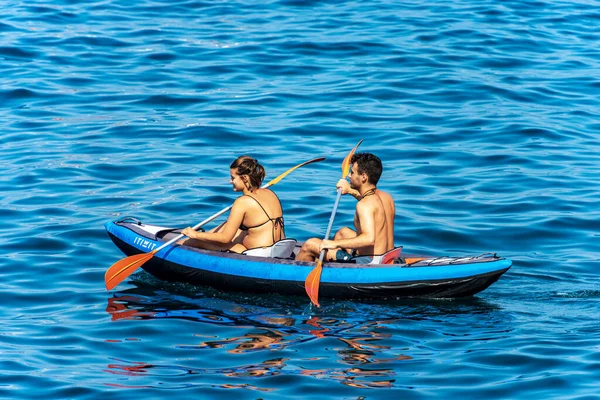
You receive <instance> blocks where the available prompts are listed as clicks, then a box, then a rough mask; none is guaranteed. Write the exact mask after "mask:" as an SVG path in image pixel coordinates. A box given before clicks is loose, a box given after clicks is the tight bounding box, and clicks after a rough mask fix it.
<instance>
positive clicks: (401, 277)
mask: <svg viewBox="0 0 600 400" xmlns="http://www.w3.org/2000/svg"><path fill="white" fill-rule="evenodd" d="M105 228H106V230H107V233H108V235H109V236H110V238H111V239H112V241H113V242H114V243H115V244H116V245H117V247H118V248H119V249H120V250H121V251H122V252H123V253H124V254H126V255H127V256H131V255H134V254H140V253H144V252H148V251H152V250H153V249H155V248H157V247H158V246H160V245H161V244H162V243H164V242H166V241H167V240H170V239H171V238H172V237H174V235H175V233H173V229H169V228H162V227H157V226H153V225H145V224H143V223H141V222H140V221H138V220H135V219H132V218H131V219H125V220H121V221H112V222H108V223H106V225H105ZM511 265H512V262H511V261H510V260H507V259H505V258H501V257H496V256H495V255H484V256H477V257H461V258H457V257H430V258H427V260H424V261H420V262H417V263H414V264H411V265H407V264H391V265H372V264H368V265H356V264H347V263H326V264H325V265H324V266H323V272H322V274H321V283H320V286H319V297H320V298H336V299H381V298H418V297H421V298H456V297H466V296H472V295H474V294H476V293H479V292H481V291H482V290H484V289H486V288H487V287H489V286H490V285H491V284H493V283H494V282H496V281H497V280H498V279H499V278H500V276H502V274H504V273H505V272H506V271H507V270H508V269H509V268H510V267H511ZM314 267H315V263H309V262H302V261H295V260H292V259H273V258H264V257H251V256H245V255H241V254H236V253H225V252H214V251H209V250H202V249H197V248H192V247H188V246H179V245H175V246H169V247H167V248H165V249H163V250H161V251H159V252H157V253H156V254H155V255H154V257H152V259H150V260H149V261H147V262H146V263H145V264H143V266H142V268H143V269H144V270H146V271H147V272H148V273H150V274H152V275H154V276H155V277H157V278H158V279H161V280H165V281H169V282H184V283H189V284H192V285H198V286H211V287H214V288H216V289H219V290H224V291H237V292H251V293H277V294H281V295H298V296H305V295H306V292H305V289H304V281H305V279H306V276H308V274H309V273H310V272H311V271H312V270H313V269H314Z"/></svg>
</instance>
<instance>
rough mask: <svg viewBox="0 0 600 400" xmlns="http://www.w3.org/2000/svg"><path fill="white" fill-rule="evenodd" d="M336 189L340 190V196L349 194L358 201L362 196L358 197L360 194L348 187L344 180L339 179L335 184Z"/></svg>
mask: <svg viewBox="0 0 600 400" xmlns="http://www.w3.org/2000/svg"><path fill="white" fill-rule="evenodd" d="M336 187H338V188H340V189H342V194H350V195H352V196H353V197H354V198H355V199H356V200H360V199H361V198H362V196H361V195H360V192H359V191H358V190H356V189H352V188H351V187H350V184H349V183H348V181H347V180H345V179H340V180H339V181H338V183H337V184H336Z"/></svg>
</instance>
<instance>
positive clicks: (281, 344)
mask: <svg viewBox="0 0 600 400" xmlns="http://www.w3.org/2000/svg"><path fill="white" fill-rule="evenodd" d="M244 300H245V302H244V301H241V299H240V297H235V296H232V297H227V296H225V297H224V298H213V297H205V296H204V295H199V296H196V295H194V294H192V295H191V296H190V297H188V296H182V295H180V294H174V293H168V292H161V291H153V292H148V291H146V290H145V289H143V288H142V289H140V288H133V289H130V290H128V291H126V292H121V293H119V294H117V295H115V296H114V297H111V298H109V299H108V306H107V308H106V311H107V312H108V313H109V314H110V316H111V319H112V320H113V321H119V320H124V319H128V320H136V319H138V320H144V321H148V320H164V319H176V320H185V321H192V322H194V323H197V324H198V325H197V326H198V328H197V329H194V331H195V332H193V331H190V333H189V337H190V339H189V341H188V342H187V343H183V344H182V343H169V345H170V347H171V348H175V349H176V350H177V351H184V352H185V354H186V356H187V355H190V354H193V353H190V352H194V351H200V352H203V354H204V352H206V354H204V355H203V356H202V357H210V359H211V362H213V363H216V364H217V365H219V364H226V365H225V366H221V365H219V366H218V367H215V368H198V367H197V366H185V365H170V364H169V363H165V364H164V365H162V364H156V363H153V364H148V363H143V362H128V361H124V360H119V361H118V362H114V363H111V364H109V365H108V368H107V372H109V373H110V374H113V375H114V374H116V375H120V376H128V377H131V378H136V379H138V378H141V377H150V376H152V377H156V376H159V377H167V376H169V377H172V376H173V375H177V374H180V375H186V376H189V375H199V376H219V377H221V378H219V379H223V377H226V378H240V377H243V378H246V379H252V378H261V377H270V376H278V375H281V374H283V375H285V376H289V375H295V376H298V377H310V378H315V379H320V380H323V379H325V380H330V381H332V382H337V383H340V384H343V385H347V386H351V387H357V388H371V389H374V388H389V387H393V386H394V382H395V379H396V377H397V375H396V374H397V371H398V370H402V369H403V368H401V367H400V365H401V364H403V363H410V362H413V361H415V360H414V358H415V357H416V355H415V350H417V347H420V341H421V340H422V339H421V336H422V332H421V328H420V327H419V326H420V325H421V322H422V321H423V320H427V321H430V322H432V321H433V322H434V323H437V321H438V320H439V322H440V323H439V326H440V328H441V329H443V328H444V327H445V326H446V324H448V323H451V321H452V319H453V318H455V319H456V318H457V317H462V318H470V319H472V318H473V316H475V317H476V318H477V320H478V321H479V322H480V323H481V324H482V326H486V327H488V326H490V325H493V320H494V319H495V318H497V315H498V314H499V313H497V312H496V311H498V309H499V308H498V307H496V306H493V305H490V304H489V303H486V302H482V301H479V300H469V301H466V302H458V303H449V302H446V303H439V302H426V301H425V302H423V301H420V302H418V303H417V302H412V303H411V302H394V303H393V306H390V305H389V304H355V303H339V304H338V306H337V308H331V309H328V310H327V313H326V314H324V315H305V314H304V307H305V304H304V302H301V303H294V302H293V301H291V302H287V303H285V302H282V303H278V302H276V301H275V302H273V304H272V307H266V306H264V303H263V301H262V299H259V300H258V301H252V300H248V299H247V298H244ZM500 314H502V313H500ZM464 315H467V317H464ZM205 324H209V325H210V326H213V327H214V326H219V329H217V330H215V329H214V328H211V327H210V326H207V325H205ZM407 325H410V326H412V328H410V329H409V328H406V326H407ZM411 329H412V330H411ZM404 330H406V332H407V333H403V332H404ZM454 330H456V326H455V327H454ZM206 332H211V334H214V332H217V333H216V335H215V336H212V337H210V338H207V335H206ZM479 333H480V334H481V333H482V332H479ZM487 333H489V330H488V331H487ZM426 334H427V333H426ZM429 334H430V332H429ZM434 334H436V335H437V337H440V338H441V340H442V341H450V340H453V339H452V338H448V337H447V336H445V335H446V334H447V332H446V333H444V332H443V331H440V332H434ZM405 335H407V336H405ZM467 335H468V333H467ZM180 337H181V336H179V339H178V340H180ZM198 339H199V340H198ZM475 340H477V339H475ZM422 353H423V350H422V348H419V349H418V352H417V353H416V354H419V356H421V357H422ZM226 355H227V356H226ZM249 355H252V358H253V359H254V360H255V362H253V363H250V364H241V365H237V363H235V360H236V359H237V357H238V356H244V357H242V358H243V359H244V360H247V359H248V356H249ZM290 355H295V356H294V357H293V358H290ZM296 355H297V356H296ZM231 356H234V357H235V358H233V359H232V358H231ZM232 364H233V366H232ZM323 366H326V368H323ZM169 379H171V378H169ZM213 381H214V380H213ZM186 382H188V381H187V380H186ZM250 383H251V381H247V380H246V381H245V382H244V384H243V385H238V384H237V383H226V384H225V385H227V388H244V389H249V390H262V391H271V390H274V388H268V387H261V386H260V385H257V384H250ZM173 384H174V385H176V384H175V383H173ZM119 385H121V386H120V387H125V386H122V383H119ZM164 385H166V383H165V382H161V387H163V388H164V387H165V386H164ZM223 387H225V386H223Z"/></svg>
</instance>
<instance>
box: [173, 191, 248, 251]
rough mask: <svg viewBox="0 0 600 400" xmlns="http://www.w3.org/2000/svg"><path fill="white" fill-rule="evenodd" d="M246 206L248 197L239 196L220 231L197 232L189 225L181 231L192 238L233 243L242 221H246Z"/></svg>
mask: <svg viewBox="0 0 600 400" xmlns="http://www.w3.org/2000/svg"><path fill="white" fill-rule="evenodd" d="M246 207H247V203H246V199H244V197H240V198H238V199H237V200H236V201H235V202H234V203H233V207H232V208H231V212H230V213H229V218H227V221H225V223H224V225H223V228H222V229H221V230H220V231H219V232H197V231H195V230H193V229H192V228H189V227H188V228H185V229H184V230H183V231H181V233H182V234H184V235H185V236H187V237H189V238H190V239H198V240H205V241H208V242H215V243H231V241H232V240H233V238H234V236H235V234H236V233H237V231H238V229H239V228H240V225H241V224H242V221H244V215H245V214H246Z"/></svg>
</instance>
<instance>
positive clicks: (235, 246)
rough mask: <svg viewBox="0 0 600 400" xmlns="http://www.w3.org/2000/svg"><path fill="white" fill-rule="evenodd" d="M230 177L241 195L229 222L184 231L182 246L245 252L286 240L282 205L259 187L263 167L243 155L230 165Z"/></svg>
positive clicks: (235, 189) (272, 193)
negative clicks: (206, 229) (213, 226)
mask: <svg viewBox="0 0 600 400" xmlns="http://www.w3.org/2000/svg"><path fill="white" fill-rule="evenodd" d="M230 174H231V179H230V181H229V182H230V183H231V184H232V185H233V191H234V192H242V196H240V197H238V199H237V200H236V201H235V202H234V203H233V207H232V208H231V212H230V213H229V218H227V221H225V222H224V223H223V224H221V225H219V226H218V227H216V228H215V229H213V230H211V231H210V232H197V231H195V230H193V229H192V228H190V227H188V228H185V229H184V230H183V231H182V232H181V233H182V234H184V235H185V236H187V237H188V238H189V239H185V240H182V241H180V242H178V243H179V244H184V243H185V245H187V246H194V247H199V248H202V249H207V250H216V251H227V250H229V251H232V252H235V253H242V252H244V251H246V250H247V249H253V248H257V247H268V246H272V245H273V244H274V243H275V242H277V241H279V240H282V239H285V232H284V223H283V209H282V207H281V202H280V201H279V198H278V197H277V195H276V194H275V193H274V192H273V191H271V190H270V189H266V188H261V187H260V186H261V184H262V181H263V179H264V177H265V169H264V168H263V166H262V165H260V164H259V163H258V161H256V159H254V158H252V157H249V156H241V157H238V158H237V159H236V160H235V161H234V162H232V163H231V165H230Z"/></svg>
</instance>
